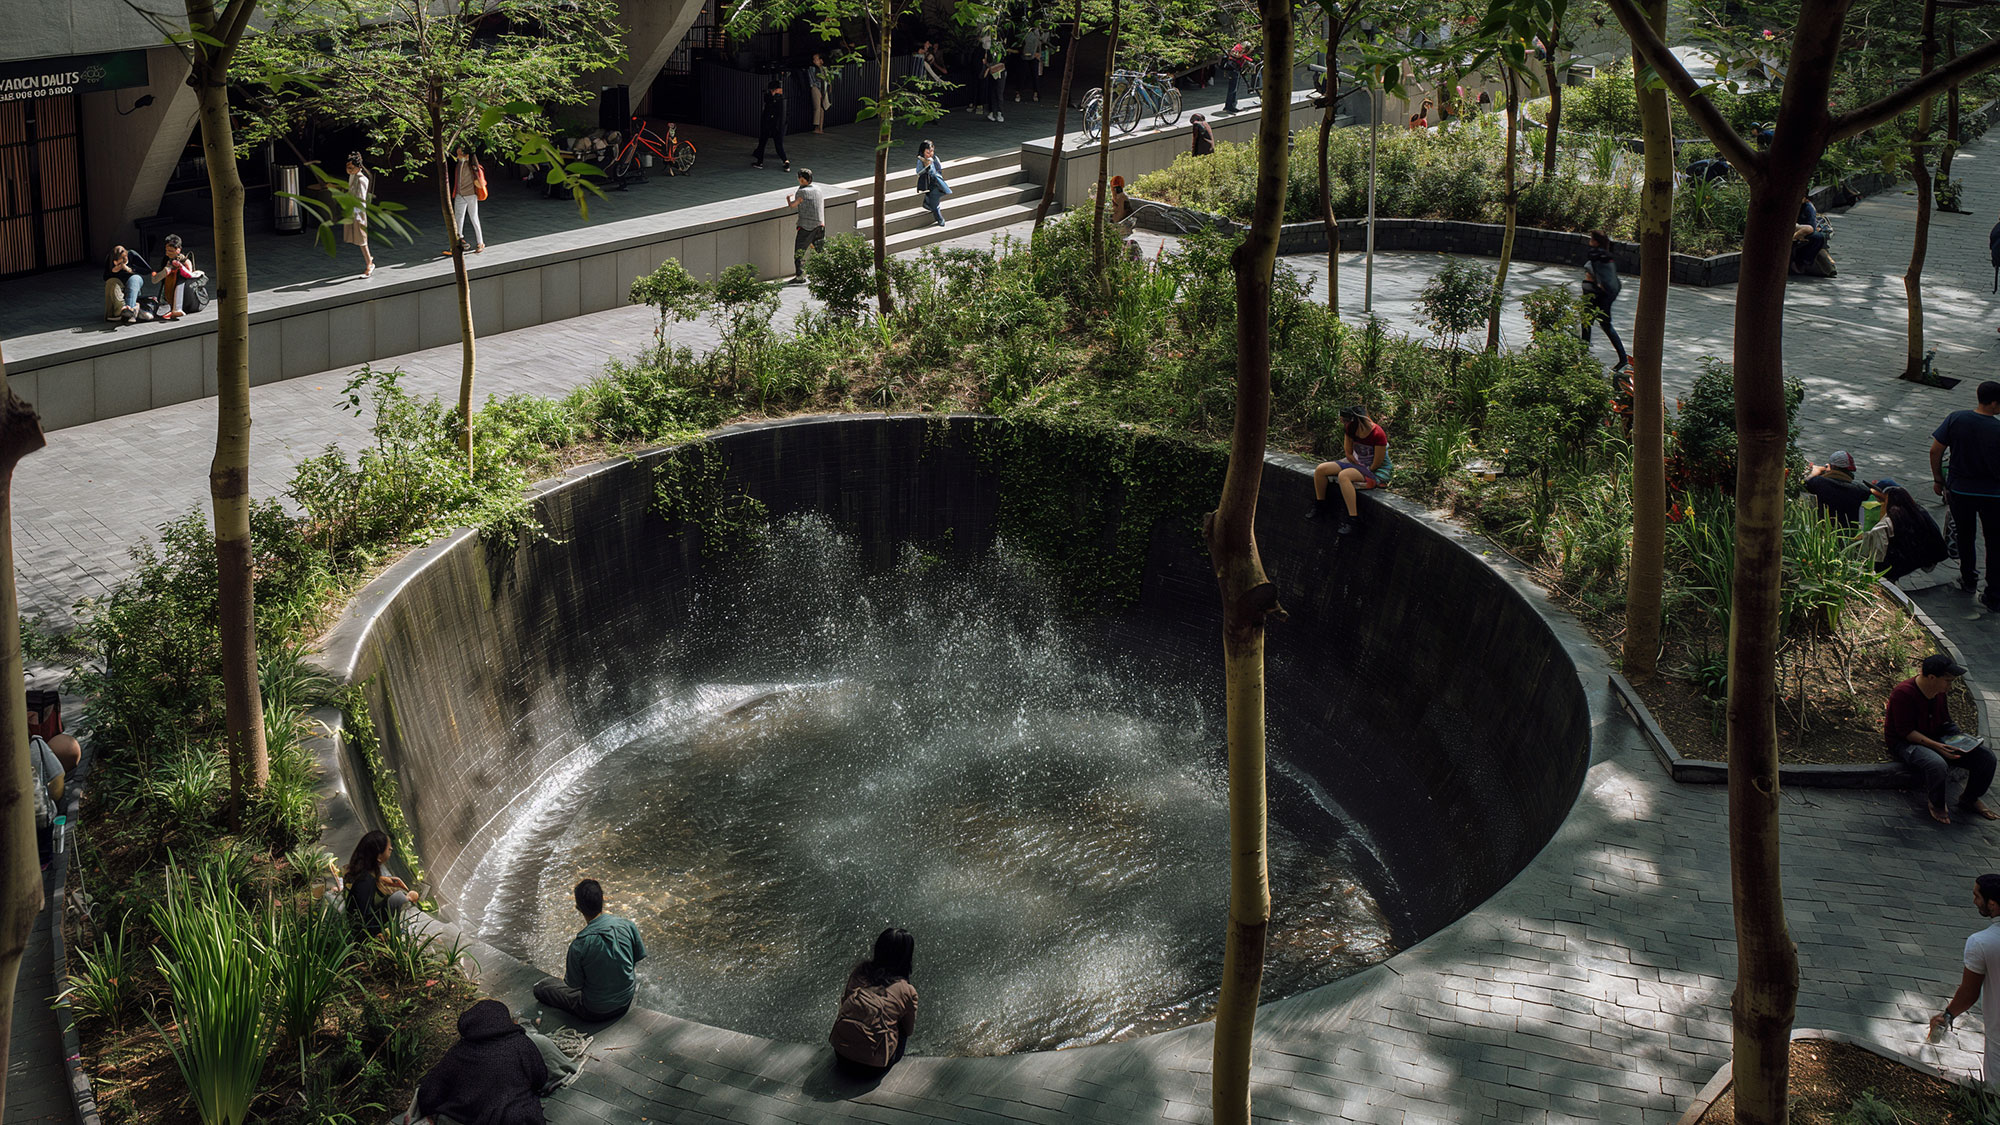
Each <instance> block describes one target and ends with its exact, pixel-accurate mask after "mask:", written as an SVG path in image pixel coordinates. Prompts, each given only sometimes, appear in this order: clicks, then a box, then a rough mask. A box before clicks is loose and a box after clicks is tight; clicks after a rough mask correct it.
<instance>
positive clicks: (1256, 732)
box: [1204, 0, 1292, 1125]
mask: <svg viewBox="0 0 2000 1125" xmlns="http://www.w3.org/2000/svg"><path fill="white" fill-rule="evenodd" d="M1258 12H1259V14H1260V15H1261V16H1262V17H1263V46H1264V58H1265V59H1266V60H1268V65H1267V66H1266V68H1265V76H1264V93H1263V99H1262V103H1261V105H1262V108H1261V110H1260V111H1259V115H1258V121H1257V189H1256V190H1257V194H1256V198H1255V200H1254V202H1253V204H1252V207H1251V212H1250V230H1249V232H1248V234H1247V235H1246V236H1245V237H1244V240H1243V243H1242V244H1241V245H1240V246H1238V247H1237V248H1236V252H1235V255H1234V262H1233V264H1234V266H1235V268H1236V418H1235V421H1234V424H1233V426H1232V428H1231V432H1230V438H1229V471H1228V474H1227V475H1226V476H1225V477H1224V478H1223V484H1222V498H1221V500H1220V501H1219V502H1218V503H1217V505H1216V509H1215V511H1213V512H1211V513H1209V515H1208V518H1207V519H1206V520H1205V521H1204V523H1205V524H1206V528H1205V531H1206V536H1207V539H1208V552H1209V559H1210V561H1211V562H1212V563H1213V565H1214V568H1215V581H1216V586H1217V587H1218V588H1219V590H1220V592H1221V595H1222V663H1223V676H1224V684H1225V687H1224V694H1225V700H1226V704H1225V706H1226V710H1227V719H1226V722H1227V725H1228V729H1229V930H1228V936H1227V939H1226V941H1225V943H1224V946H1223V958H1222V996H1221V999H1220V1000H1219V1001H1218V1002H1217V1004H1216V1008H1215V1059H1214V1080H1213V1105H1212V1112H1213V1120H1214V1122H1215V1125H1249V1122H1250V1041H1251V1033H1252V1031H1253V1030H1254V1029H1255V1026H1256V1022H1257V999H1258V995H1259V992H1260V991H1261V989H1262V987H1263V979H1264V941H1265V935H1266V931H1267V930H1268V929H1269V928H1270V924H1271V878H1270V868H1269V857H1268V853H1267V851H1266V836H1265V833H1266V825H1267V817H1268V806H1267V802H1266V798H1265V788H1264V627H1265V622H1266V621H1267V620H1269V619H1271V618H1272V617H1274V616H1282V610H1280V609H1279V607H1278V593H1277V588H1276V587H1275V586H1273V585H1272V584H1271V582H1270V580H1269V579H1268V578H1266V577H1265V575H1264V564H1263V562H1262V560H1260V559H1259V558H1258V555H1257V536H1256V520H1257V492H1258V489H1259V488H1260V487H1261V486H1262V483H1263V479H1264V446H1265V440H1266V437H1267V436H1268V434H1269V431H1270V423H1271V275H1272V270H1273V268H1274V267H1275V265H1276V263H1277V259H1278V232H1279V228H1280V225H1281V224H1282V223H1283V222H1284V211H1285V174H1286V171H1287V169H1286V163H1287V146H1286V141H1287V139H1288V138H1289V137H1290V136H1291V102H1292V70H1291V67H1290V66H1289V65H1286V64H1287V63H1288V61H1289V60H1290V59H1291V57H1292V6H1291V3H1290V0H1258Z"/></svg>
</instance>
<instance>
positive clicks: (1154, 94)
mask: <svg viewBox="0 0 2000 1125" xmlns="http://www.w3.org/2000/svg"><path fill="white" fill-rule="evenodd" d="M1114 77H1115V75H1114ZM1123 77H1124V78H1125V88H1124V89H1123V90H1122V91H1120V92H1119V97H1118V100H1117V101H1115V102H1113V103H1112V105H1111V120H1112V123H1113V124H1115V125H1117V126H1118V131H1119V132H1121V133H1129V132H1131V131H1132V130H1134V129H1137V128H1138V127H1139V119H1140V118H1141V117H1151V118H1153V119H1154V120H1156V121H1158V122H1159V123H1160V124H1162V125H1173V124H1175V123H1177V122H1179V121H1180V119H1181V92H1180V90H1179V89H1178V88H1176V87H1175V86H1174V82H1173V79H1172V78H1170V77H1168V76H1167V75H1165V74H1146V73H1142V72H1139V71H1127V72H1125V73H1124V75H1123Z"/></svg>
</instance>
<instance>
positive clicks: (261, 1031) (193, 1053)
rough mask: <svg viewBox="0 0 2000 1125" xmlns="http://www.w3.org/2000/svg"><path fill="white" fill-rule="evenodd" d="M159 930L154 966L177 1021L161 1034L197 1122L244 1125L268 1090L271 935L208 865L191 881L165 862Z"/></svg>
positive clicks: (155, 909) (156, 917) (156, 916)
mask: <svg viewBox="0 0 2000 1125" xmlns="http://www.w3.org/2000/svg"><path fill="white" fill-rule="evenodd" d="M153 926H154V928H155V929H157V930H158V931H159V933H160V937H161V939H162V942H163V944H162V945H161V946H160V947H158V948H155V949H154V950H153V958H154V960H155V962H156V963H157V964H158V966H159V970H160V975H161V977H163V978H164V979H165V980H166V982H167V989H168V992H169V995H170V998H171V1004H172V1010H173V1020H174V1026H173V1028H172V1029H171V1030H167V1029H161V1031H160V1034H161V1036H162V1037H163V1038H165V1039H166V1041H167V1045H168V1047H170V1048H171V1049H172V1050H173V1054H174V1061H175V1063H177V1064H178V1065H179V1067H180V1072H181V1077H182V1078H183V1079H184V1080H185V1081H186V1082H187V1087H188V1094H189V1097H190V1098H191V1099H192V1100H193V1102H194V1107H195V1112H196V1113H197V1115H199V1116H200V1118H201V1121H202V1125H243V1123H244V1122H245V1121H247V1120H248V1118H249V1114H250V1104H251V1102H252V1101H253V1100H254V1099H255V1098H256V1096H257V1090H258V1087H259V1086H260V1085H261V1084H262V1082H263V1077H264V1064H265V1059H266V1057H267V1056H268V1054H269V1053H270V1046H271V1034H272V1030H273V1024H272V1021H271V1020H270V1019H269V1018H268V1017H267V1014H266V1001H267V998H268V997H269V995H270V992H271V980H272V958H271V957H270V956H269V954H268V953H267V944H268V943H267V942H265V941H264V940H263V939H264V938H265V936H266V935H264V934H260V933H259V932H258V931H259V926H258V922H257V919H256V918H255V917H254V916H253V915H252V914H251V912H250V911H249V910H248V909H246V908H245V907H244V906H243V904H242V902H241V901H239V900H238V899H237V897H236V896H235V895H234V894H232V893H230V889H229V886H228V879H227V877H226V876H225V875H223V874H221V873H220V872H218V871H217V869H216V868H215V867H214V866H213V865H210V864H204V865H202V866H201V867H199V868H198V869H196V870H195V871H194V872H193V873H192V874H190V873H188V872H185V871H183V870H182V869H181V868H180V867H179V865H177V864H174V863H172V862H169V864H168V866H167V882H166V895H165V897H164V898H162V899H161V901H160V902H159V903H158V904H156V905H155V906H154V907H153ZM147 1018H148V1019H151V1018H152V1017H151V1016H150V1015H149V1016H148V1017H147ZM156 1026H157V1021H156Z"/></svg>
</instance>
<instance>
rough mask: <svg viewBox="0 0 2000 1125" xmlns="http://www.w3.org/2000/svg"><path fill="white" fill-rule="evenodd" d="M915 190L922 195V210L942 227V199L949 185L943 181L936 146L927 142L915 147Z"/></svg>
mask: <svg viewBox="0 0 2000 1125" xmlns="http://www.w3.org/2000/svg"><path fill="white" fill-rule="evenodd" d="M917 190H918V191H920V192H923V193H924V210H926V211H929V212H930V213H931V218H933V219H936V220H937V225H938V226H943V225H944V207H943V203H944V197H945V196H947V195H950V194H951V185H950V184H948V183H946V182H945V180H944V164H943V163H942V162H941V161H939V160H938V157H937V146H936V145H934V144H932V143H931V142H929V141H924V142H922V143H921V144H919V145H917Z"/></svg>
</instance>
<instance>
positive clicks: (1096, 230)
mask: <svg viewBox="0 0 2000 1125" xmlns="http://www.w3.org/2000/svg"><path fill="white" fill-rule="evenodd" d="M1124 7H1125V5H1124V4H1122V3H1120V2H1119V0H1111V38H1110V39H1108V40H1106V41H1105V44H1104V85H1103V86H1102V87H1101V89H1102V90H1103V91H1104V100H1103V102H1102V104H1101V105H1100V106H1099V107H1098V111H1097V116H1098V122H1097V124H1098V130H1097V202H1096V205H1095V206H1094V207H1093V208H1092V210H1091V213H1090V261H1091V265H1092V266H1093V267H1095V268H1096V270H1097V275H1098V276H1099V277H1103V276H1104V208H1105V207H1106V206H1107V205H1108V204H1109V202H1110V200H1109V199H1108V198H1107V193H1109V192H1110V190H1111V104H1112V97H1111V72H1112V70H1113V69H1115V68H1116V66H1117V64H1118V32H1119V30H1120V29H1119V25H1118V17H1119V13H1120V12H1121V11H1122V10H1123V9H1124Z"/></svg>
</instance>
